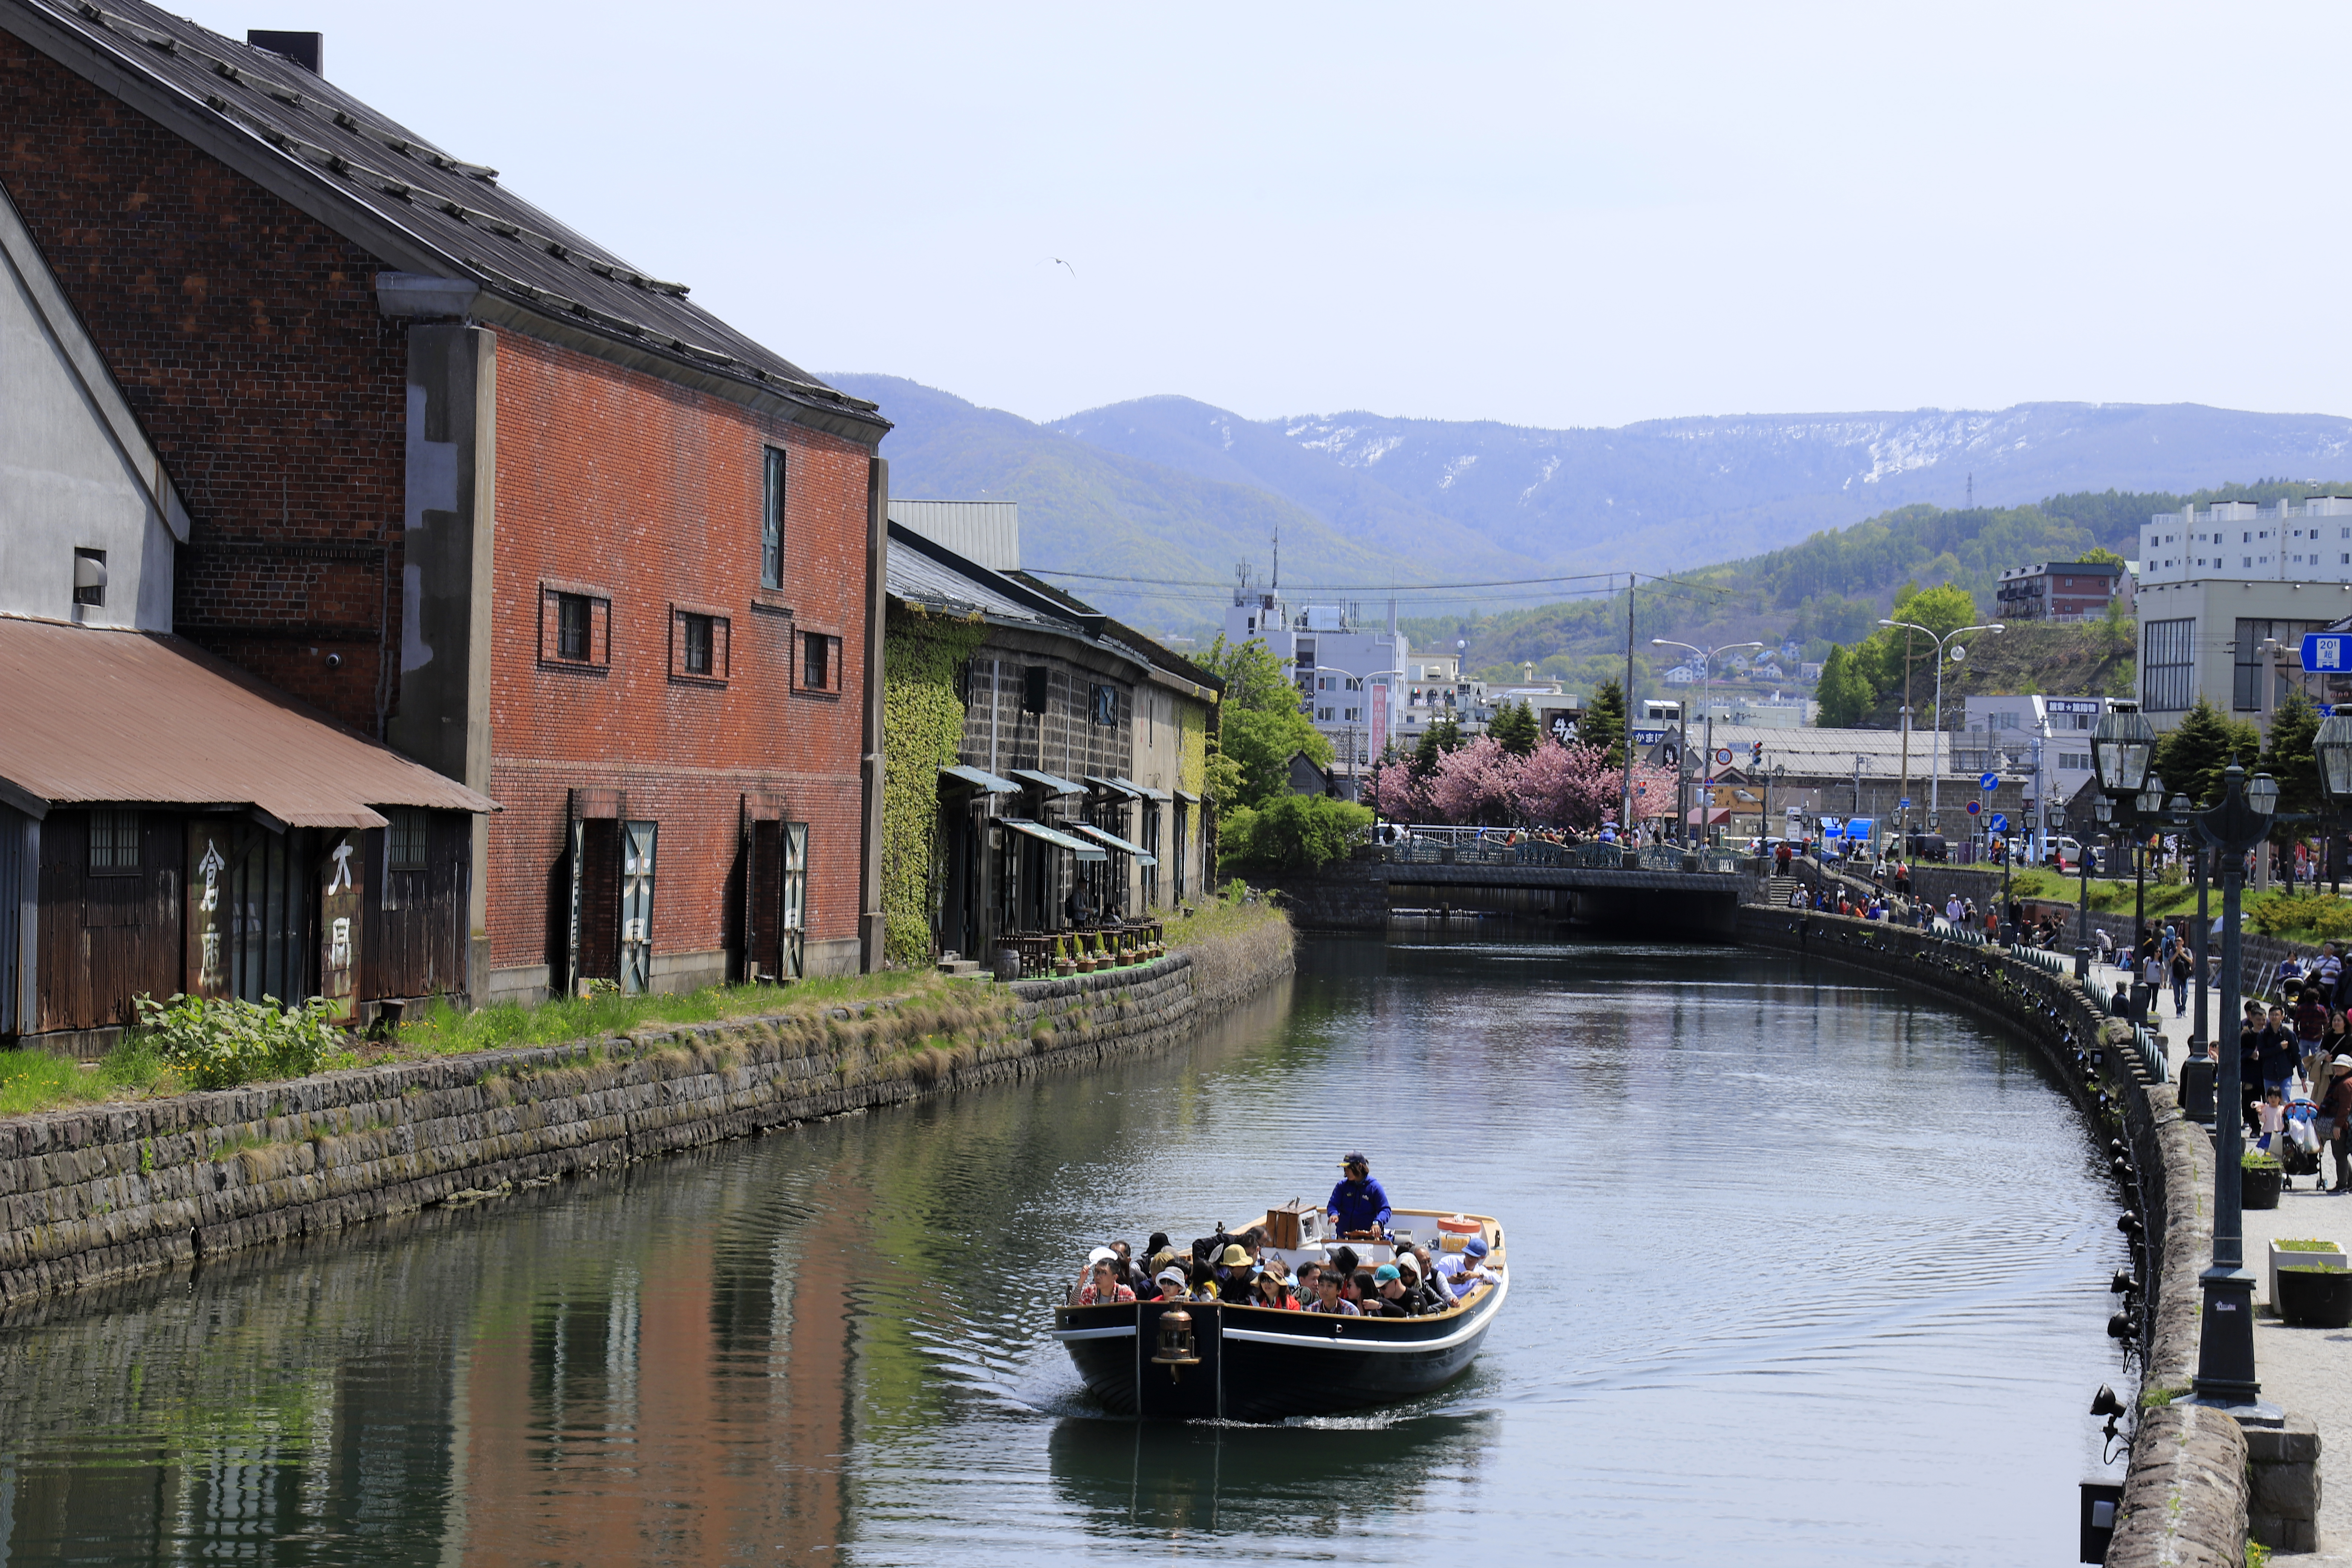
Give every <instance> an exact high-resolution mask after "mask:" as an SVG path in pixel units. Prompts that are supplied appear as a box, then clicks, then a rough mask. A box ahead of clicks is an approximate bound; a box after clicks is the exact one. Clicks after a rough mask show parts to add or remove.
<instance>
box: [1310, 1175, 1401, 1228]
mask: <svg viewBox="0 0 2352 1568" xmlns="http://www.w3.org/2000/svg"><path fill="white" fill-rule="evenodd" d="M1323 1206H1324V1207H1325V1208H1327V1209H1329V1210H1330V1211H1331V1212H1332V1213H1333V1214H1335V1215H1339V1228H1340V1229H1341V1230H1370V1229H1371V1228H1372V1227H1373V1226H1376V1225H1377V1226H1387V1224H1388V1223H1389V1195H1388V1194H1386V1193H1384V1192H1382V1191H1381V1184H1380V1183H1379V1182H1377V1181H1375V1180H1373V1179H1372V1178H1371V1177H1370V1176H1367V1177H1365V1178H1364V1179H1363V1180H1362V1181H1360V1182H1349V1181H1342V1182H1340V1184H1339V1185H1338V1186H1336V1187H1333V1188H1332V1189H1331V1201H1330V1202H1328V1203H1327V1204H1325V1205H1323Z"/></svg>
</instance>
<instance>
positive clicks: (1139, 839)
mask: <svg viewBox="0 0 2352 1568" xmlns="http://www.w3.org/2000/svg"><path fill="white" fill-rule="evenodd" d="M1018 528H1019V519H1018V513H1017V511H1016V510H1015V509H1014V508H1013V506H1012V505H1010V504H1007V503H992V502H940V501H898V502H894V503H892V510H891V521H890V560H889V578H888V585H889V601H888V604H889V621H888V631H887V658H886V659H885V661H884V662H885V666H886V668H887V682H888V689H887V696H886V698H885V701H886V705H887V711H888V714H889V721H888V726H887V728H888V732H889V742H888V747H887V751H888V758H889V781H890V782H889V795H888V800H887V806H886V816H887V829H886V844H887V848H886V852H885V856H884V868H883V879H884V889H885V892H884V907H885V909H886V910H887V917H888V920H889V926H890V952H891V956H892V957H893V959H894V960H896V961H898V962H901V963H926V962H928V961H929V958H930V956H931V955H932V954H933V953H935V952H959V953H963V954H967V955H971V956H973V957H977V958H980V959H982V961H983V962H986V963H993V962H994V958H995V954H996V950H997V947H998V945H999V940H1000V939H1001V938H1003V937H1005V936H1008V935H1013V934H1016V933H1022V932H1028V933H1041V932H1047V931H1062V930H1067V929H1069V928H1070V927H1072V926H1073V925H1077V926H1088V925H1093V924H1096V923H1097V922H1108V921H1115V920H1119V919H1126V920H1135V919H1150V918H1152V917H1153V916H1154V915H1155V914H1156V913H1158V912H1159V911H1162V910H1167V909H1169V908H1170V907H1171V906H1173V905H1177V904H1181V902H1183V900H1186V899H1188V898H1194V897H1198V896H1199V892H1200V889H1201V885H1202V879H1203V878H1204V877H1205V876H1206V874H1207V869H1208V868H1209V866H1210V864H1211V859H1210V857H1211V855H1212V854H1213V835H1212V834H1211V833H1210V831H1209V828H1208V825H1207V822H1206V812H1207V806H1206V804H1205V803H1204V802H1203V799H1202V775H1203V773H1204V772H1205V769H1206V763H1207V749H1208V743H1209V738H1210V736H1211V734H1212V733H1213V731H1214V728H1215V724H1216V719H1217V711H1218V708H1217V704H1218V700H1219V696H1220V694H1221V692H1222V690H1223V685H1222V683H1221V682H1220V681H1219V680H1218V679H1217V678H1216V677H1215V676H1214V675H1212V674H1211V673H1210V672H1209V671H1207V670H1205V669H1202V668H1200V667H1198V666H1197V665H1194V664H1192V663H1191V662H1190V661H1189V660H1186V659H1184V658H1180V657H1178V656H1177V655H1175V654H1174V653H1171V652H1170V651H1169V650H1168V649H1167V648H1164V647H1160V645H1159V644H1158V643H1156V642H1153V641H1152V640H1151V639H1150V638H1149V637H1145V636H1144V635H1143V634H1142V633H1140V632H1138V631H1136V630H1135V629H1134V628H1132V627H1130V626H1122V625H1120V624H1119V623H1118V622H1116V621H1114V620H1112V619H1110V617H1108V616H1105V615H1102V614H1100V613H1099V612H1097V611H1096V610H1094V609H1092V608H1091V607H1089V606H1088V605H1084V604H1081V603H1080V602H1078V601H1077V600H1076V599H1073V598H1071V597H1070V596H1069V595H1066V594H1063V593H1061V592H1060V591H1058V590H1056V589H1054V588H1052V587H1049V586H1048V585H1046V584H1044V583H1041V582H1038V581H1037V580H1036V579H1034V578H1032V577H1029V576H1027V575H1025V574H1023V573H1022V572H1021V571H1020V570H1019V532H1018ZM948 541H952V543H953V546H960V547H961V549H959V548H954V547H951V545H950V542H948ZM964 551H970V552H972V553H971V554H966V553H963V552H964ZM983 562H986V563H991V564H983Z"/></svg>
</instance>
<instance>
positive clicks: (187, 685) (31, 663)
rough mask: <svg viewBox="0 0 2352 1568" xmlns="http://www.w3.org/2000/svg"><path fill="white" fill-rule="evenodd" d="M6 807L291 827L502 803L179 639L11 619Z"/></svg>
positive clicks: (2, 648) (1, 789)
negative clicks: (97, 809) (128, 811)
mask: <svg viewBox="0 0 2352 1568" xmlns="http://www.w3.org/2000/svg"><path fill="white" fill-rule="evenodd" d="M0 799H6V800H8V801H9V803H10V804H11V805H16V806H17V807H18V808H19V809H22V810H26V811H29V812H32V813H34V814H35V815H46V814H47V811H48V810H49V809H50V808H52V807H55V806H72V805H117V804H120V805H191V806H240V805H249V806H251V807H253V808H254V809H255V810H257V811H258V812H259V813H260V814H261V815H263V816H266V817H268V818H270V819H272V820H273V821H275V822H278V823H282V824H284V825H285V826H289V827H381V826H383V825H384V818H383V814H382V813H381V812H380V811H378V810H377V809H375V808H376V807H378V806H387V805H401V806H423V807H425V808H427V809H430V810H436V811H496V810H497V809H498V803H497V802H496V801H493V800H491V799H489V798H488V796H486V795H477V794H475V793H474V792H473V791H472V790H469V789H467V787H466V786H465V785H463V784H459V783H457V781H456V780H454V779H448V778H444V777H443V776H442V775H441V774H439V773H435V772H434V771H433V770H432V769H430V768H428V767H425V766H424V765H423V764H422V763H413V762H411V761H409V760H408V759H407V758H406V757H404V756H402V755H400V754H399V753H398V752H394V751H392V750H390V749H389V748H387V747H384V746H379V745H377V744H376V743H375V742H373V741H369V740H365V739H362V737H360V736H358V735H355V734H353V733H352V731H349V730H346V729H344V728H343V727H342V726H341V725H340V724H337V723H335V722H334V721H332V720H331V719H329V718H327V717H326V716H325V715H324V714H322V713H320V712H319V711H318V710H315V709H312V708H309V707H306V706H304V705H303V704H302V703H300V702H298V701H296V700H294V699H293V698H291V697H289V696H288V695H287V694H286V693H285V692H283V691H280V690H278V689H276V688H275V687H272V686H269V685H268V684H266V683H264V682H263V681H261V680H260V679H257V678H256V677H254V676H253V675H250V674H248V673H247V672H246V671H244V670H241V669H238V668H236V667H235V666H234V665H231V664H228V663H226V662H225V661H223V660H221V659H218V658H214V657H213V656H212V655H211V654H208V653H206V652H205V651H204V650H203V649H201V648H199V647H195V646H194V644H192V643H188V642H184V641H183V640H181V639H180V638H178V637H169V636H164V635H161V634H157V633H152V632H131V631H115V630H105V629H100V628H95V627H89V626H60V625H58V623H56V622H53V621H26V620H11V619H6V618H0Z"/></svg>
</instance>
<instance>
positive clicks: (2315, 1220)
mask: <svg viewBox="0 0 2352 1568" xmlns="http://www.w3.org/2000/svg"><path fill="white" fill-rule="evenodd" d="M2123 973H2124V972H2123V971H2122V970H2120V969H2117V968H2116V967H2114V966H2113V965H2104V964H2094V965H2093V966H2092V970H2091V974H2092V978H2093V980H2094V981H2095V983H2096V984H2097V985H2098V989H2099V991H2100V994H2103V995H2105V994H2113V992H2114V990H2115V987H2116V981H2117V980H2118V979H2121V978H2122V977H2123ZM2220 1003H2221V995H2220V993H2219V991H2216V992H2214V993H2213V994H2211V996H2210V1000H2209V1002H2208V1006H2209V1008H2210V1010H2211V1016H2212V1021H2213V1022H2214V1023H2217V1024H2218V1023H2219V1022H2220ZM2196 1007H2197V997H2196V993H2195V992H2194V991H2192V992H2190V993H2189V1017H2182V1018H2175V1017H2174V1016H2172V997H2171V994H2170V993H2169V991H2168V992H2167V993H2166V994H2165V995H2164V996H2163V997H2162V998H2161V999H2160V1005H2158V1008H2157V1013H2158V1018H2157V1019H2156V1023H2157V1025H2158V1028H2159V1029H2160V1031H2161V1032H2162V1034H2163V1036H2164V1042H2165V1057H2166V1061H2167V1064H2168V1066H2167V1071H2166V1076H2167V1078H2168V1080H2169V1081H2171V1082H2173V1083H2179V1081H2180V1064H2181V1063H2182V1062H2184V1061H2186V1060H2187V1059H2188V1057H2189V1024H2190V1022H2191V1019H2192V1018H2193V1017H2194V1016H2195V1013H2196ZM2226 1038H2227V1039H2228V1040H2229V1042H2230V1048H2231V1049H2235V1048H2236V1045H2237V1034H2236V1031H2235V1030H2234V1029H2233V1030H2231V1031H2229V1033H2228V1034H2227V1036H2226ZM2322 1170H2323V1175H2322V1176H2321V1177H2320V1178H2318V1179H2317V1180H2316V1181H2315V1179H2314V1178H2312V1177H2309V1176H2301V1177H2297V1178H2296V1179H2295V1184H2294V1187H2293V1188H2291V1189H2290V1190H2289V1191H2287V1192H2284V1193H2282V1194H2279V1206H2278V1207H2277V1208H2275V1209H2250V1210H2248V1211H2247V1212H2246V1216H2245V1233H2246V1267H2247V1268H2249V1269H2251V1270H2252V1272H2253V1274H2254V1277H2255V1278H2256V1279H2257V1280H2259V1281H2260V1283H2259V1284H2257V1285H2256V1286H2255V1288H2254V1301H2255V1310H2256V1313H2257V1316H2256V1318H2255V1320H2254V1367H2255V1374H2256V1375H2257V1376H2258V1377H2260V1378H2261V1379H2262V1384H2263V1396H2264V1397H2265V1398H2267V1399H2270V1400H2272V1401H2273V1402H2274V1403H2276V1404H2278V1405H2284V1406H2285V1407H2286V1409H2288V1410H2289V1411H2291V1412H2293V1413H2294V1414H2295V1415H2303V1416H2306V1417H2308V1418H2309V1419H2310V1420H2311V1421H2312V1422H2314V1423H2315V1425H2316V1426H2318V1428H2319V1436H2320V1458H2319V1480H2320V1508H2319V1539H2320V1544H2321V1546H2322V1548H2323V1550H2322V1551H2321V1552H2318V1553H2315V1554H2309V1555H2305V1554H2293V1555H2290V1554H2287V1553H2284V1552H2282V1553H2278V1554H2275V1555H2273V1557H2272V1559H2271V1561H2272V1562H2273V1563H2278V1564H2281V1565H2282V1568H2285V1565H2287V1564H2293V1565H2294V1568H2338V1565H2341V1568H2352V1330H2338V1329H2297V1328H2290V1327H2288V1326H2287V1325H2286V1324H2285V1323H2284V1322H2282V1321H2279V1318H2278V1316H2277V1313H2276V1311H2275V1310H2274V1309H2273V1306H2272V1303H2271V1290H2270V1278H2269V1274H2270V1270H2269V1268H2268V1267H2267V1261H2268V1249H2269V1245H2270V1243H2271V1242H2273V1241H2274V1240H2278V1239H2281V1238H2284V1237H2315V1238H2318V1239H2321V1240H2326V1241H2333V1242H2335V1243H2336V1244H2337V1245H2338V1246H2340V1247H2344V1248H2345V1249H2346V1250H2347V1251H2352V1194H2347V1195H2345V1196H2341V1197H2339V1196H2336V1195H2335V1194H2330V1193H2328V1192H2326V1191H2325V1190H2324V1187H2325V1184H2326V1183H2327V1182H2330V1181H2332V1180H2334V1176H2335V1161H2334V1157H2333V1156H2329V1157H2328V1158H2327V1161H2326V1163H2325V1164H2324V1165H2323V1167H2322Z"/></svg>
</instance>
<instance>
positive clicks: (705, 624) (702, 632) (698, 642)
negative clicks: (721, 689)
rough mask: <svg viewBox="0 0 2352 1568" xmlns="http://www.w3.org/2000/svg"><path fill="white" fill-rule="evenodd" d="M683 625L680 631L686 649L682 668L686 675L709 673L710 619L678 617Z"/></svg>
mask: <svg viewBox="0 0 2352 1568" xmlns="http://www.w3.org/2000/svg"><path fill="white" fill-rule="evenodd" d="M679 618H680V619H681V620H682V621H683V622H684V623H685V624H684V626H682V627H681V630H682V631H683V633H684V636H685V641H686V648H685V658H684V660H683V668H685V670H686V673H687V674H688V675H706V676H707V675H709V673H710V617H709V616H697V615H691V614H689V615H686V616H681V617H679Z"/></svg>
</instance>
